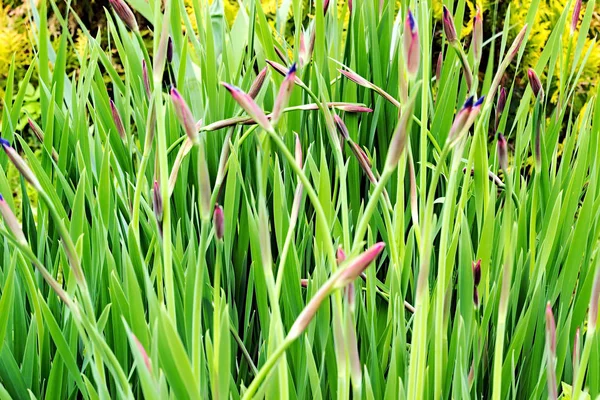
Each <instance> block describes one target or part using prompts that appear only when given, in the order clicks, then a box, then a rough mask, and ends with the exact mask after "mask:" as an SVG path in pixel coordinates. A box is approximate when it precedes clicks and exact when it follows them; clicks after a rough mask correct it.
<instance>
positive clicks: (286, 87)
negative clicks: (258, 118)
mask: <svg viewBox="0 0 600 400" xmlns="http://www.w3.org/2000/svg"><path fill="white" fill-rule="evenodd" d="M295 79H296V63H294V64H292V66H291V67H290V69H289V70H288V72H287V75H286V76H285V79H284V80H283V82H282V83H281V87H280V88H279V94H278V95H277V98H276V99H275V105H274V106H273V113H272V114H271V123H272V124H273V125H277V122H279V118H281V114H282V113H283V109H284V108H285V107H287V105H288V103H289V101H290V96H291V95H292V89H293V88H294V80H295Z"/></svg>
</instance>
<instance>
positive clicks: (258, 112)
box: [221, 82, 274, 132]
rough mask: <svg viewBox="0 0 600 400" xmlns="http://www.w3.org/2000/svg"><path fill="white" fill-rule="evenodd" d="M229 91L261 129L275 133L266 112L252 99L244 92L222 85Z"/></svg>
mask: <svg viewBox="0 0 600 400" xmlns="http://www.w3.org/2000/svg"><path fill="white" fill-rule="evenodd" d="M221 84H222V85H223V86H225V88H226V89H227V90H228V91H229V93H230V94H231V96H232V97H233V99H234V100H235V101H236V102H237V103H238V104H239V105H240V107H242V108H243V109H244V110H245V111H246V112H247V113H248V115H249V116H250V117H251V118H252V119H253V120H254V122H256V123H257V124H258V125H259V126H260V127H261V128H263V129H264V130H265V131H267V132H274V129H273V126H272V125H271V122H269V119H268V118H267V116H266V115H265V113H264V111H263V110H262V109H261V108H260V107H259V106H258V105H257V104H256V103H255V102H254V100H253V99H252V97H250V96H249V95H247V94H246V93H244V91H243V90H242V89H240V88H238V87H236V86H234V85H230V84H229V83H225V82H222V83H221Z"/></svg>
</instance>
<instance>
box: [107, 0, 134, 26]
mask: <svg viewBox="0 0 600 400" xmlns="http://www.w3.org/2000/svg"><path fill="white" fill-rule="evenodd" d="M109 1H110V5H111V6H112V8H113V10H114V11H115V14H117V16H118V17H119V18H120V19H121V21H123V23H124V24H125V25H127V27H128V28H129V29H131V30H132V31H134V32H138V31H139V28H138V24H137V21H136V20H135V15H134V14H133V11H131V8H129V6H128V5H127V3H125V1H123V0H109Z"/></svg>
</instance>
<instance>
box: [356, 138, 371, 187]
mask: <svg viewBox="0 0 600 400" xmlns="http://www.w3.org/2000/svg"><path fill="white" fill-rule="evenodd" d="M350 145H351V149H352V152H353V153H354V156H355V157H356V160H357V161H358V165H360V167H361V168H362V170H363V171H364V173H365V174H366V175H367V177H368V178H369V181H371V183H377V179H376V178H375V175H373V171H372V170H371V167H372V165H371V161H370V160H369V156H367V153H365V151H364V150H363V149H361V147H360V146H359V145H357V144H356V143H355V142H350Z"/></svg>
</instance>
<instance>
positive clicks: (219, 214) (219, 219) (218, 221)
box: [213, 204, 225, 240]
mask: <svg viewBox="0 0 600 400" xmlns="http://www.w3.org/2000/svg"><path fill="white" fill-rule="evenodd" d="M213 225H214V227H215V236H216V237H217V239H219V240H223V236H224V235H225V217H224V216H223V207H221V206H220V205H219V204H217V205H215V211H214V213H213Z"/></svg>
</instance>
